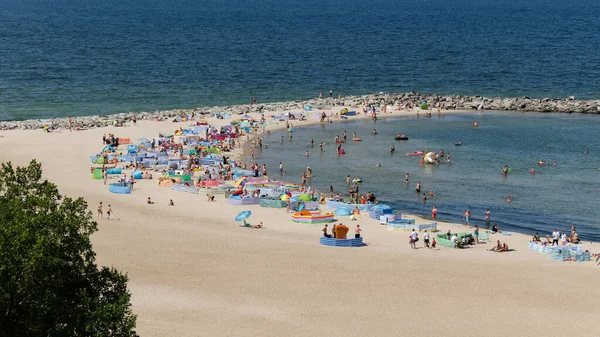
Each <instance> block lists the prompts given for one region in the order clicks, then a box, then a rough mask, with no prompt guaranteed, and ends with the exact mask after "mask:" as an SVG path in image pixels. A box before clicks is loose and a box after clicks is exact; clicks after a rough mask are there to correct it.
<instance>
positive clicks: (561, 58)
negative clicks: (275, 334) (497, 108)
mask: <svg viewBox="0 0 600 337" xmlns="http://www.w3.org/2000/svg"><path fill="white" fill-rule="evenodd" d="M598 13H600V1H597V0H577V1H564V0H528V1H515V0H461V1H446V0H427V1H415V0H370V1H364V0H345V1H337V0H335V1H334V0H303V1H298V0H228V1H223V0H202V1H195V0H173V1H149V0H125V1H123V0H119V1H117V0H87V1H66V0H3V1H1V3H0V120H6V119H35V118H41V117H57V116H82V115H90V114H109V113H118V112H129V111H151V110H158V109H170V108H186V107H196V106H211V105H229V104H234V103H235V104H245V103H248V102H249V101H250V98H251V97H256V98H257V99H258V101H259V102H265V101H283V100H293V99H297V98H310V97H315V96H316V95H318V93H319V92H321V91H322V92H327V91H328V90H329V89H330V88H331V89H333V90H334V92H335V95H336V96H337V94H338V93H341V94H342V95H346V94H366V93H373V92H379V91H386V92H408V91H412V90H417V91H420V92H427V93H434V92H435V93H442V94H469V95H475V94H481V95H488V96H496V95H498V96H509V97H519V96H524V95H527V96H531V97H540V96H541V97H543V96H550V97H567V96H571V95H575V96H576V97H577V98H593V99H597V98H599V97H600V53H598V52H597V51H598V50H600V39H599V38H598V32H599V31H600V20H598Z"/></svg>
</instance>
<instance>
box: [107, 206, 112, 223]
mask: <svg viewBox="0 0 600 337" xmlns="http://www.w3.org/2000/svg"><path fill="white" fill-rule="evenodd" d="M111 213H112V209H110V205H108V209H107V210H106V215H107V219H108V220H110V214H111Z"/></svg>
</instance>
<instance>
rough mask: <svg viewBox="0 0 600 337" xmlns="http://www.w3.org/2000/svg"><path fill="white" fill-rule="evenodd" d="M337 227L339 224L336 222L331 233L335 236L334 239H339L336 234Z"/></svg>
mask: <svg viewBox="0 0 600 337" xmlns="http://www.w3.org/2000/svg"><path fill="white" fill-rule="evenodd" d="M336 227H337V224H334V225H333V229H332V230H331V233H332V234H333V238H334V239H337V236H336Z"/></svg>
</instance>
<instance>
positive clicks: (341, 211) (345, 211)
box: [333, 206, 352, 216]
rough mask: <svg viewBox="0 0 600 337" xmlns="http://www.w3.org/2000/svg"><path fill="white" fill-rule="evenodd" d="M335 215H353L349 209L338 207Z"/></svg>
mask: <svg viewBox="0 0 600 337" xmlns="http://www.w3.org/2000/svg"><path fill="white" fill-rule="evenodd" d="M333 214H335V215H337V216H349V215H351V214H352V212H351V211H350V210H349V209H348V207H345V206H342V207H338V208H337V209H336V210H335V211H334V212H333Z"/></svg>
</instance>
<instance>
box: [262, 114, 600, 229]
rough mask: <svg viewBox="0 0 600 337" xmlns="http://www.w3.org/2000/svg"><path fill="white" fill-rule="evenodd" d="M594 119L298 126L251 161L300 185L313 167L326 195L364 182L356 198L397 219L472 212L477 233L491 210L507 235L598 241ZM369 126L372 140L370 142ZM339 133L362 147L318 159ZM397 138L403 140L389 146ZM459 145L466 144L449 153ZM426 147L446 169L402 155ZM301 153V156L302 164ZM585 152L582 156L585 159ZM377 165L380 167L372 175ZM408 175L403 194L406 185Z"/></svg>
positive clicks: (598, 152) (527, 117)
mask: <svg viewBox="0 0 600 337" xmlns="http://www.w3.org/2000/svg"><path fill="white" fill-rule="evenodd" d="M595 117H596V116H585V115H579V114H571V115H558V114H547V115H546V114H535V113H507V112H489V111H486V112H485V113H483V114H482V115H443V116H442V117H437V116H436V115H435V114H434V116H433V118H431V119H426V118H423V117H421V118H420V119H417V118H416V117H411V118H409V117H404V118H403V117H393V118H392V117H388V118H383V119H380V120H378V121H377V122H372V121H370V120H362V121H347V122H342V123H335V124H332V125H326V126H322V125H319V126H312V127H307V128H298V129H296V130H297V131H296V132H294V137H293V142H292V143H290V142H289V140H288V139H287V137H286V138H285V141H284V142H283V143H282V144H280V143H279V137H280V136H281V134H284V133H274V134H272V135H271V136H270V137H267V138H266V139H265V143H267V144H269V147H268V149H263V150H262V152H258V153H257V154H258V156H257V159H256V160H257V161H258V162H259V163H263V162H264V163H266V164H267V165H268V167H269V168H270V171H271V175H273V174H275V173H276V171H277V168H278V166H279V162H280V161H283V163H284V166H285V169H286V170H287V172H288V175H287V177H286V179H288V180H294V181H297V182H299V181H300V174H301V172H302V170H304V169H306V167H307V166H310V167H311V168H312V169H313V171H314V177H313V179H312V181H311V183H312V185H313V186H315V187H316V188H318V189H321V190H324V191H326V190H327V189H328V187H329V184H332V185H333V186H334V188H335V190H337V191H342V192H347V190H348V188H347V186H346V184H345V180H346V179H345V177H346V175H348V174H349V175H350V176H351V177H355V176H359V177H362V178H363V180H364V182H363V183H362V184H361V186H360V190H361V192H363V193H366V192H368V191H371V192H374V193H375V194H376V195H377V196H378V198H379V199H380V200H382V201H384V202H386V203H389V204H390V205H392V206H393V207H394V208H395V209H397V210H400V211H404V212H409V213H416V214H422V215H427V216H429V215H430V209H431V207H432V205H434V204H435V205H436V206H437V207H438V209H439V215H438V217H439V218H440V219H443V220H447V221H453V222H461V221H462V214H463V213H464V211H465V210H466V209H467V208H470V209H471V211H472V213H473V218H474V221H473V222H474V223H477V224H479V225H480V226H483V225H484V212H485V209H486V208H489V209H490V210H491V212H492V222H497V223H498V224H499V226H500V228H501V229H504V230H512V231H519V232H525V233H534V232H539V233H540V234H546V233H549V232H551V231H552V230H553V228H555V227H557V228H559V229H560V230H565V231H567V230H570V225H571V223H574V224H576V225H577V228H578V232H579V234H580V235H581V236H582V237H583V238H584V239H586V240H594V241H600V209H599V208H598V204H599V202H600V171H599V170H598V168H600V143H599V142H598V141H597V139H596V137H597V132H598V130H600V120H599V119H598V118H595ZM474 119H477V120H478V121H479V123H480V125H479V127H478V128H473V127H471V123H472V122H473V120H474ZM298 125H300V124H298ZM373 128H376V129H377V131H378V133H379V134H378V135H376V136H373V135H371V131H372V130H373ZM344 130H347V132H348V137H349V138H351V135H352V132H356V133H357V134H358V136H359V137H362V138H363V141H362V142H349V143H347V144H345V145H344V146H343V147H344V149H345V150H346V152H347V154H346V155H343V156H338V155H337V154H336V153H335V145H333V144H330V145H327V146H325V151H324V152H323V153H321V152H320V151H319V147H318V144H319V143H320V142H330V143H333V140H334V137H335V136H336V135H340V136H341V135H342V134H343V131H344ZM399 132H400V133H406V134H407V135H408V136H409V137H410V140H409V141H406V142H401V141H395V140H394V135H396V133H399ZM285 135H286V136H287V134H285ZM311 138H314V140H315V146H314V147H313V148H311V147H310V146H309V142H310V139H311ZM457 140H462V143H463V146H460V147H456V146H454V143H455V142H456V141H457ZM391 145H395V146H396V153H395V154H394V155H390V154H389V148H390V147H391ZM548 146H549V147H548ZM425 147H428V148H429V149H432V150H435V151H438V150H440V149H443V150H444V151H445V152H446V153H448V152H450V153H451V158H452V159H451V165H450V166H448V165H447V164H445V161H444V162H443V163H442V164H440V165H439V166H438V165H424V166H420V165H419V158H418V157H407V156H406V155H405V154H406V153H411V152H414V151H417V150H419V149H423V148H425ZM307 149H308V150H309V155H310V156H309V157H308V158H306V157H305V156H304V153H305V150H307ZM585 149H589V154H584V151H585ZM540 159H543V160H546V161H548V162H553V161H556V162H557V166H542V167H539V166H537V161H538V160H540ZM378 162H380V163H381V164H382V167H380V168H377V167H375V165H376V164H377V163H378ZM504 165H509V167H511V169H512V172H511V173H510V174H509V175H508V176H507V177H506V178H504V177H503V176H502V174H501V170H502V168H503V166H504ZM532 167H535V170H536V174H535V175H534V176H532V175H531V173H530V170H531V168H532ZM407 172H408V173H409V174H410V183H409V185H408V186H407V185H406V184H405V182H404V175H405V173H407ZM417 181H421V184H422V189H423V190H424V191H429V190H433V191H434V192H435V194H436V196H435V197H434V198H432V199H429V200H428V201H427V203H423V201H422V199H421V198H420V197H419V196H418V195H417V193H416V192H415V185H416V183H417ZM507 195H511V196H512V197H513V202H512V203H508V202H506V201H505V200H504V199H503V197H504V196H507Z"/></svg>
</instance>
